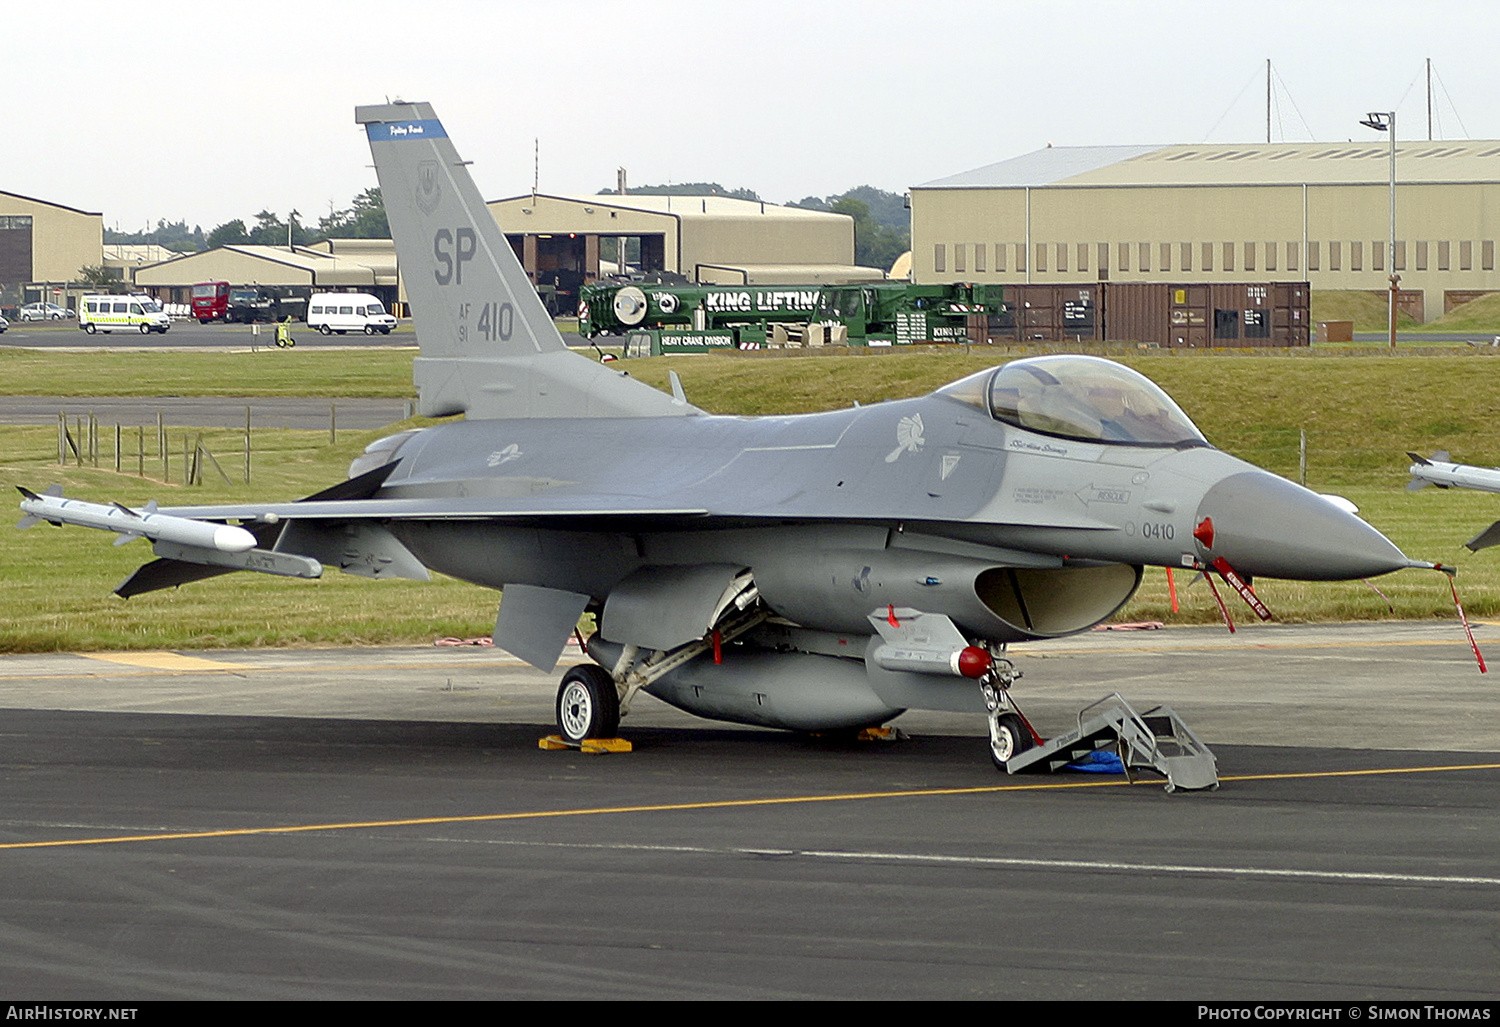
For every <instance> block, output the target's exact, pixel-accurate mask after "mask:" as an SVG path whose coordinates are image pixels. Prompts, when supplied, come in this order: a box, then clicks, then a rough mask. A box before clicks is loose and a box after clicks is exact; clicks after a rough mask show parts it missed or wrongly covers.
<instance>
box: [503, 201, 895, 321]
mask: <svg viewBox="0 0 1500 1027" xmlns="http://www.w3.org/2000/svg"><path fill="white" fill-rule="evenodd" d="M488 206H489V208H490V212H491V213H492V214H493V215H494V217H495V220H496V221H497V222H499V224H500V227H501V228H502V229H503V230H504V231H505V233H506V237H507V238H508V239H509V240H510V244H511V246H512V247H514V248H515V250H516V253H517V255H518V256H519V257H520V258H521V264H522V266H523V267H525V268H526V273H527V274H528V275H530V276H531V280H532V281H533V282H535V283H536V285H537V286H538V288H539V290H540V291H542V293H543V295H544V296H545V295H547V294H548V292H549V291H552V290H555V291H556V293H557V296H558V302H557V304H556V305H557V307H558V309H560V310H564V311H567V312H571V309H573V308H574V307H576V293H577V288H578V285H579V284H581V283H583V282H586V281H590V280H592V279H594V278H597V277H599V275H600V269H601V256H600V251H601V244H602V243H603V241H604V240H607V239H608V240H613V239H621V238H623V239H628V240H635V243H633V244H627V253H628V254H631V253H634V252H635V251H636V249H637V247H638V249H639V258H638V259H636V258H634V257H632V258H631V263H632V264H634V265H637V266H638V267H639V268H640V269H641V270H642V271H670V272H675V273H676V274H680V275H682V276H683V277H685V278H687V279H688V280H689V281H694V282H714V283H722V284H726V285H740V284H787V283H806V282H832V283H845V282H868V281H879V280H881V279H882V278H884V277H885V275H884V273H883V272H882V271H881V270H880V269H878V268H868V267H858V266H856V265H855V263H854V219H853V218H851V217H849V216H848V215H847V214H833V213H829V212H827V211H817V210H803V209H802V208H800V207H782V206H778V205H777V204H774V203H762V202H760V201H756V200H741V199H735V198H733V197H728V196H640V195H630V196H614V195H599V196H548V195H544V194H531V193H527V194H526V195H524V196H513V197H510V198H509V199H503V200H492V201H490V203H489V204H488ZM610 246H612V244H606V247H607V248H608V247H610ZM606 273H608V272H606ZM565 297H571V298H572V300H573V303H572V307H570V306H569V303H568V300H567V299H565Z"/></svg>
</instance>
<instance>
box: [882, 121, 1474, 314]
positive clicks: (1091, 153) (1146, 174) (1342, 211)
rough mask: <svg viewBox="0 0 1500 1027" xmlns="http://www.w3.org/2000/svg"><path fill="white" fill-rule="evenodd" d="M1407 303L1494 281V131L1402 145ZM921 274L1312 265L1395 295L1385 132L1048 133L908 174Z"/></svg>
mask: <svg viewBox="0 0 1500 1027" xmlns="http://www.w3.org/2000/svg"><path fill="white" fill-rule="evenodd" d="M1396 179H1397V186H1396V218H1397V220H1396V255H1395V270H1396V272H1397V273H1398V274H1399V275H1400V276H1401V283H1400V289H1401V293H1400V303H1401V306H1402V309H1404V310H1406V311H1407V313H1409V314H1411V315H1412V316H1413V317H1415V318H1416V319H1417V320H1419V321H1430V320H1432V319H1433V318H1435V317H1437V316H1439V315H1441V314H1442V313H1444V312H1446V311H1447V310H1449V309H1451V308H1452V307H1454V306H1456V305H1458V304H1459V303H1463V302H1467V301H1468V300H1471V299H1474V298H1475V297H1477V296H1479V295H1483V294H1485V293H1489V292H1496V291H1500V270H1497V269H1496V266H1495V241H1496V239H1497V238H1500V141H1494V140H1488V141H1464V142H1452V141H1447V142H1411V141H1409V142H1405V143H1399V144H1398V146H1397V150H1396ZM911 216H912V253H913V261H914V269H913V270H914V277H915V280H916V281H918V282H954V281H965V282H998V283H1002V284H1021V283H1036V284H1057V285H1067V284H1076V283H1081V282H1162V283H1177V282H1206V283H1220V282H1244V281H1273V280H1287V281H1293V280H1305V281H1308V282H1309V283H1311V286H1312V288H1313V289H1314V291H1320V290H1332V289H1341V290H1367V291H1370V292H1377V293H1380V294H1381V295H1385V294H1386V292H1387V290H1388V289H1389V283H1388V281H1387V277H1388V275H1389V274H1390V272H1389V271H1388V270H1387V268H1386V264H1387V263H1388V260H1387V253H1388V249H1387V248H1388V245H1389V238H1390V147H1389V144H1387V143H1381V142H1378V141H1377V142H1374V143H1365V144H1355V143H1343V144H1328V143H1271V144H1238V145H1183V146H1083V147H1048V148H1046V149H1044V150H1037V151H1036V152H1034V153H1028V154H1025V155H1023V156H1020V157H1015V158H1013V159H1011V160H1006V161H1001V162H1000V163H998V164H990V165H988V166H986V167H982V168H977V169H975V170H973V171H966V172H963V173H962V174H957V175H952V176H949V177H947V178H939V179H936V180H934V181H931V182H926V183H923V184H922V185H919V186H913V187H912V190H911Z"/></svg>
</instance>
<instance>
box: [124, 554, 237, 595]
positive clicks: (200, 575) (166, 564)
mask: <svg viewBox="0 0 1500 1027" xmlns="http://www.w3.org/2000/svg"><path fill="white" fill-rule="evenodd" d="M236 570H238V568H236V567H206V566H204V565H203V564H201V563H183V562H182V561H181V560H166V559H162V560H152V561H151V562H150V563H148V564H146V565H145V566H143V567H137V568H136V569H135V571H134V572H133V573H132V574H131V575H130V577H128V578H126V579H125V580H124V581H122V582H120V584H119V585H118V586H117V587H116V588H115V595H117V596H119V597H120V598H121V599H129V598H130V597H131V596H138V595H140V594H141V593H143V592H155V591H157V590H159V589H163V588H176V587H177V586H178V585H186V584H189V583H190V582H194V581H203V580H204V579H205V578H217V577H218V576H219V575H220V574H232V573H234V572H235V571H236Z"/></svg>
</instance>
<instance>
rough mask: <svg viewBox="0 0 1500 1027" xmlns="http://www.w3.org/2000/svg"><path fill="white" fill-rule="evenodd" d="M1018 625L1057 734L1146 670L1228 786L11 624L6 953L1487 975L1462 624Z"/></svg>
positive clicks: (1317, 980)
mask: <svg viewBox="0 0 1500 1027" xmlns="http://www.w3.org/2000/svg"><path fill="white" fill-rule="evenodd" d="M1476 630H1477V634H1478V638H1479V642H1480V645H1481V647H1484V646H1486V645H1488V646H1489V647H1490V648H1491V649H1493V650H1494V652H1495V653H1496V654H1500V645H1497V644H1496V642H1497V641H1500V628H1497V627H1495V626H1491V625H1479V626H1478V627H1477V629H1476ZM1014 652H1015V659H1016V661H1017V663H1018V665H1019V666H1020V667H1021V668H1022V670H1023V671H1024V672H1025V677H1024V678H1023V680H1022V681H1021V682H1020V683H1019V684H1018V685H1017V687H1016V696H1017V699H1018V700H1019V701H1020V703H1021V705H1022V708H1023V709H1025V710H1026V712H1027V713H1028V715H1030V716H1031V718H1032V720H1033V721H1034V722H1035V723H1036V725H1037V727H1038V728H1039V729H1040V730H1041V731H1042V733H1043V734H1054V733H1057V732H1060V731H1063V730H1066V729H1067V728H1068V727H1069V726H1070V725H1071V723H1072V718H1073V716H1074V715H1075V714H1076V712H1077V710H1078V709H1079V708H1080V707H1081V706H1083V705H1085V704H1087V703H1088V702H1090V701H1092V700H1093V699H1096V698H1098V697H1099V696H1101V695H1103V694H1105V693H1108V692H1110V691H1115V690H1118V691H1120V692H1122V693H1123V694H1124V695H1125V696H1126V697H1127V698H1128V699H1130V700H1131V701H1132V702H1134V703H1136V704H1137V705H1138V706H1144V705H1149V704H1151V703H1153V702H1159V701H1163V700H1165V701H1168V702H1170V703H1171V704H1172V705H1173V707H1174V708H1175V709H1176V710H1177V711H1178V712H1179V713H1180V714H1181V715H1182V716H1183V717H1184V718H1185V719H1186V720H1187V722H1188V723H1189V724H1190V725H1191V726H1192V727H1193V729H1194V730H1195V731H1196V732H1197V733H1198V734H1199V736H1200V737H1202V738H1203V739H1204V741H1206V742H1207V743H1208V744H1209V745H1210V746H1212V747H1213V749H1214V751H1215V753H1216V754H1217V756H1218V759H1219V772H1220V775H1221V781H1222V787H1221V788H1220V789H1219V790H1218V791H1214V792H1202V793H1190V794H1189V793H1181V792H1179V793H1176V794H1168V793H1167V792H1166V791H1165V790H1164V789H1163V788H1162V785H1161V781H1160V780H1159V779H1153V780H1150V781H1143V782H1140V783H1137V784H1134V785H1129V784H1126V783H1123V781H1122V779H1120V778H1117V777H1109V776H1095V775H1083V774H1064V775H1059V776H1053V777H1025V778H1019V777H1017V778H1011V777H1006V776H1004V775H1001V774H999V773H997V772H996V771H995V770H994V768H993V767H992V766H991V764H990V762H989V760H988V757H987V754H986V751H985V750H986V746H985V742H984V738H983V737H982V736H983V731H984V727H983V723H982V721H981V720H979V719H978V718H972V717H963V716H957V715H949V714H930V713H927V714H906V715H904V716H903V717H901V718H899V719H898V721H897V722H896V723H897V725H898V726H901V727H903V728H904V730H905V732H906V733H907V734H908V735H909V737H908V738H907V740H905V741H897V742H887V743H870V742H855V741H851V740H849V739H845V738H822V739H817V738H807V737H804V736H798V735H793V734H788V733H783V732H774V731H762V730H754V729H740V728H734V727H732V726H724V725H714V724H710V723H708V722H705V721H701V720H698V719H696V718H693V717H690V716H688V715H686V714H682V713H680V712H678V711H676V710H672V709H670V708H668V707H666V706H664V705H662V704H660V703H658V702H656V701H654V700H652V699H650V698H649V697H643V698H641V699H640V700H638V704H637V706H636V708H635V709H634V710H633V711H632V712H631V714H630V716H628V717H627V718H626V720H625V723H624V726H623V727H622V731H621V733H622V735H623V736H625V737H626V738H627V739H629V740H630V741H631V742H632V743H633V745H634V751H633V752H631V753H628V754H611V755H583V754H580V753H577V752H573V751H562V752H550V751H543V750H541V749H540V748H538V746H537V741H538V739H539V738H540V737H541V736H543V735H545V734H548V733H550V732H551V731H552V730H553V729H552V727H551V723H550V722H551V705H552V696H553V691H554V689H555V683H556V676H555V675H542V674H538V673H537V672H535V671H532V670H530V669H529V668H525V667H524V666H522V665H520V664H519V663H518V662H517V661H515V660H513V659H511V658H509V657H508V656H506V655H505V654H504V653H502V652H499V651H497V650H494V649H486V648H478V647H461V648H438V647H432V648H405V649H355V650H349V649H338V650H307V651H257V652H218V651H213V652H201V653H158V654H94V655H88V656H83V655H74V654H49V655H42V656H13V657H4V658H0V711H3V712H0V717H3V721H0V723H3V725H4V726H3V729H0V730H3V746H0V788H3V791H0V794H3V796H4V801H3V803H0V873H3V878H0V879H3V880H4V881H5V887H4V889H0V991H3V992H4V993H5V994H7V995H9V996H15V997H25V998H26V999H41V998H50V999H84V998H90V999H100V998H108V999H113V1000H118V1001H138V1000H142V999H151V998H283V999H299V998H300V999H306V998H344V999H351V998H405V999H424V998H426V999H431V998H597V999H607V998H616V999H618V998H863V999H902V998H928V999H932V998H938V999H955V998H1018V999H1050V998H1066V999H1119V998H1141V999H1146V998H1156V999H1177V1000H1194V1001H1203V1000H1210V1001H1212V1000H1217V1001H1244V1002H1250V1001H1255V1002H1269V1001H1290V1000H1319V1001H1330V1002H1339V1003H1345V1004H1348V1003H1360V1004H1368V1003H1379V1002H1388V1001H1398V1000H1400V1001H1458V1000H1492V999H1494V998H1495V997H1496V996H1497V994H1500V972H1497V971H1500V965H1497V964H1500V949H1497V945H1496V938H1497V937H1500V816H1497V807H1500V787H1497V785H1500V717H1496V716H1495V702H1496V699H1495V691H1494V690H1495V685H1494V684H1493V683H1492V681H1491V676H1489V675H1484V676H1481V675H1480V674H1479V673H1478V669H1477V667H1476V665H1475V663H1474V658H1473V656H1472V654H1471V653H1470V651H1469V648H1468V645H1467V642H1466V641H1465V640H1464V637H1463V634H1462V631H1461V629H1459V628H1458V626H1457V625H1456V624H1451V623H1432V624H1397V625H1386V624H1382V625H1361V626H1349V627H1283V626H1273V627H1246V628H1242V629H1241V631H1240V632H1239V633H1237V634H1236V635H1234V636H1229V635H1228V634H1227V633H1225V632H1223V630H1222V629H1173V630H1169V631H1153V632H1130V633H1125V632H1118V633H1117V632H1108V633H1104V632H1098V633H1091V634H1089V635H1085V636H1081V637H1079V638H1074V639H1067V640H1063V641H1060V642H1055V643H1049V644H1045V645H1030V646H1022V647H1017V648H1016V649H1015V650H1014ZM576 659H577V656H576V654H572V655H571V656H570V655H566V654H565V658H564V663H568V662H572V661H573V660H576Z"/></svg>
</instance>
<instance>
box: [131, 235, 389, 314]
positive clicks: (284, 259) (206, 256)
mask: <svg viewBox="0 0 1500 1027" xmlns="http://www.w3.org/2000/svg"><path fill="white" fill-rule="evenodd" d="M218 281H223V282H230V283H231V284H234V285H276V286H299V287H303V288H305V289H307V290H308V291H310V292H317V291H320V290H324V289H326V290H328V291H330V292H350V291H359V292H368V293H371V294H373V295H374V296H376V297H378V298H379V299H380V300H381V301H382V302H383V303H385V304H386V305H387V306H390V305H392V304H393V303H394V302H395V301H396V300H397V298H398V296H397V282H396V247H395V244H394V243H392V242H391V240H389V239H328V240H325V241H323V242H319V243H313V244H312V245H311V246H295V247H292V248H290V249H289V248H287V247H285V246H256V245H235V246H220V247H218V248H216V249H212V250H205V251H203V252H202V253H189V254H186V255H184V256H180V257H175V258H173V259H171V260H164V261H162V262H161V263H159V264H149V265H147V266H145V267H142V268H139V269H138V270H137V271H136V272H135V284H136V286H138V287H139V288H142V289H148V290H150V292H151V293H152V295H154V296H158V297H160V298H161V299H163V300H166V301H168V302H171V303H187V302H189V300H190V298H191V297H190V295H189V294H190V292H191V289H192V286H193V284H194V283H195V282H218Z"/></svg>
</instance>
